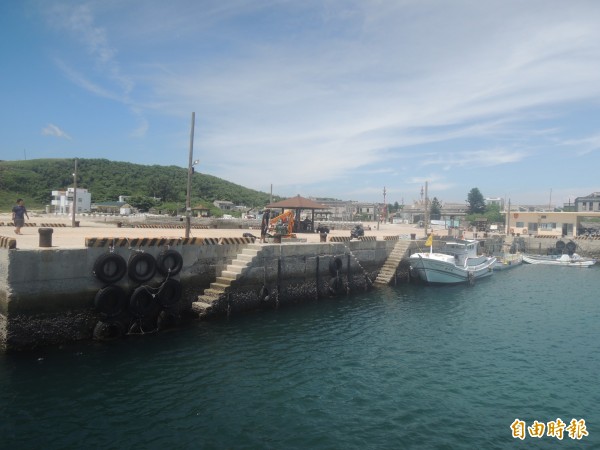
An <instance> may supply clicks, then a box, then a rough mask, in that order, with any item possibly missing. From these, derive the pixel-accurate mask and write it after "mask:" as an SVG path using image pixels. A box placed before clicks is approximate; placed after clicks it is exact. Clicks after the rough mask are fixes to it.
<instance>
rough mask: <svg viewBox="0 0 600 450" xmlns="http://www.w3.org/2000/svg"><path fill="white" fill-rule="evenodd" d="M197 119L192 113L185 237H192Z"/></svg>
mask: <svg viewBox="0 0 600 450" xmlns="http://www.w3.org/2000/svg"><path fill="white" fill-rule="evenodd" d="M195 118H196V113H195V112H193V113H192V127H191V128H192V129H191V131H190V155H189V159H188V179H187V195H186V198H185V237H186V238H189V237H190V228H191V220H192V219H191V214H192V204H191V196H190V195H191V194H190V191H191V188H192V171H193V168H194V164H195V163H197V162H198V161H196V162H192V157H193V155H194V122H195Z"/></svg>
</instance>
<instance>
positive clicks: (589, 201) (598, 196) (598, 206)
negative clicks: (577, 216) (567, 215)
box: [575, 192, 600, 212]
mask: <svg viewBox="0 0 600 450" xmlns="http://www.w3.org/2000/svg"><path fill="white" fill-rule="evenodd" d="M575 210H576V211H596V212H600V192H592V193H591V194H590V195H586V196H585V197H577V198H576V199H575Z"/></svg>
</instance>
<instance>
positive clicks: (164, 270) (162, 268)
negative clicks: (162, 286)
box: [156, 249, 183, 276]
mask: <svg viewBox="0 0 600 450" xmlns="http://www.w3.org/2000/svg"><path fill="white" fill-rule="evenodd" d="M156 266H157V269H158V272H159V273H160V274H161V275H165V276H167V275H171V276H173V275H177V274H178V273H179V272H180V271H181V268H182V267H183V257H182V256H181V254H180V253H179V252H178V251H177V250H172V249H169V250H165V251H163V252H161V253H160V254H159V255H158V258H157V260H156Z"/></svg>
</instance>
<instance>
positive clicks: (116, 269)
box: [93, 253, 127, 284]
mask: <svg viewBox="0 0 600 450" xmlns="http://www.w3.org/2000/svg"><path fill="white" fill-rule="evenodd" d="M125 272H127V263H126V262H125V259H123V257H122V256H121V255H119V254H117V253H104V254H103V255H100V256H99V257H98V258H97V259H96V262H94V270H93V273H94V275H95V276H96V278H98V279H99V280H101V281H104V282H105V283H109V284H112V283H116V282H117V281H119V280H120V279H121V278H123V277H124V276H125Z"/></svg>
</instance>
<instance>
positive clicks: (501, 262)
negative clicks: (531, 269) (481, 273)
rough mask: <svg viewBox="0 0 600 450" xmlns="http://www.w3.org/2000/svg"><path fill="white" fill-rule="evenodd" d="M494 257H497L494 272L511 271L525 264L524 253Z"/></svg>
mask: <svg viewBox="0 0 600 450" xmlns="http://www.w3.org/2000/svg"><path fill="white" fill-rule="evenodd" d="M494 256H495V257H496V262H495V263H494V270H505V269H511V268H513V267H517V266H519V265H521V264H522V263H523V254H522V253H503V254H499V255H494Z"/></svg>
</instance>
